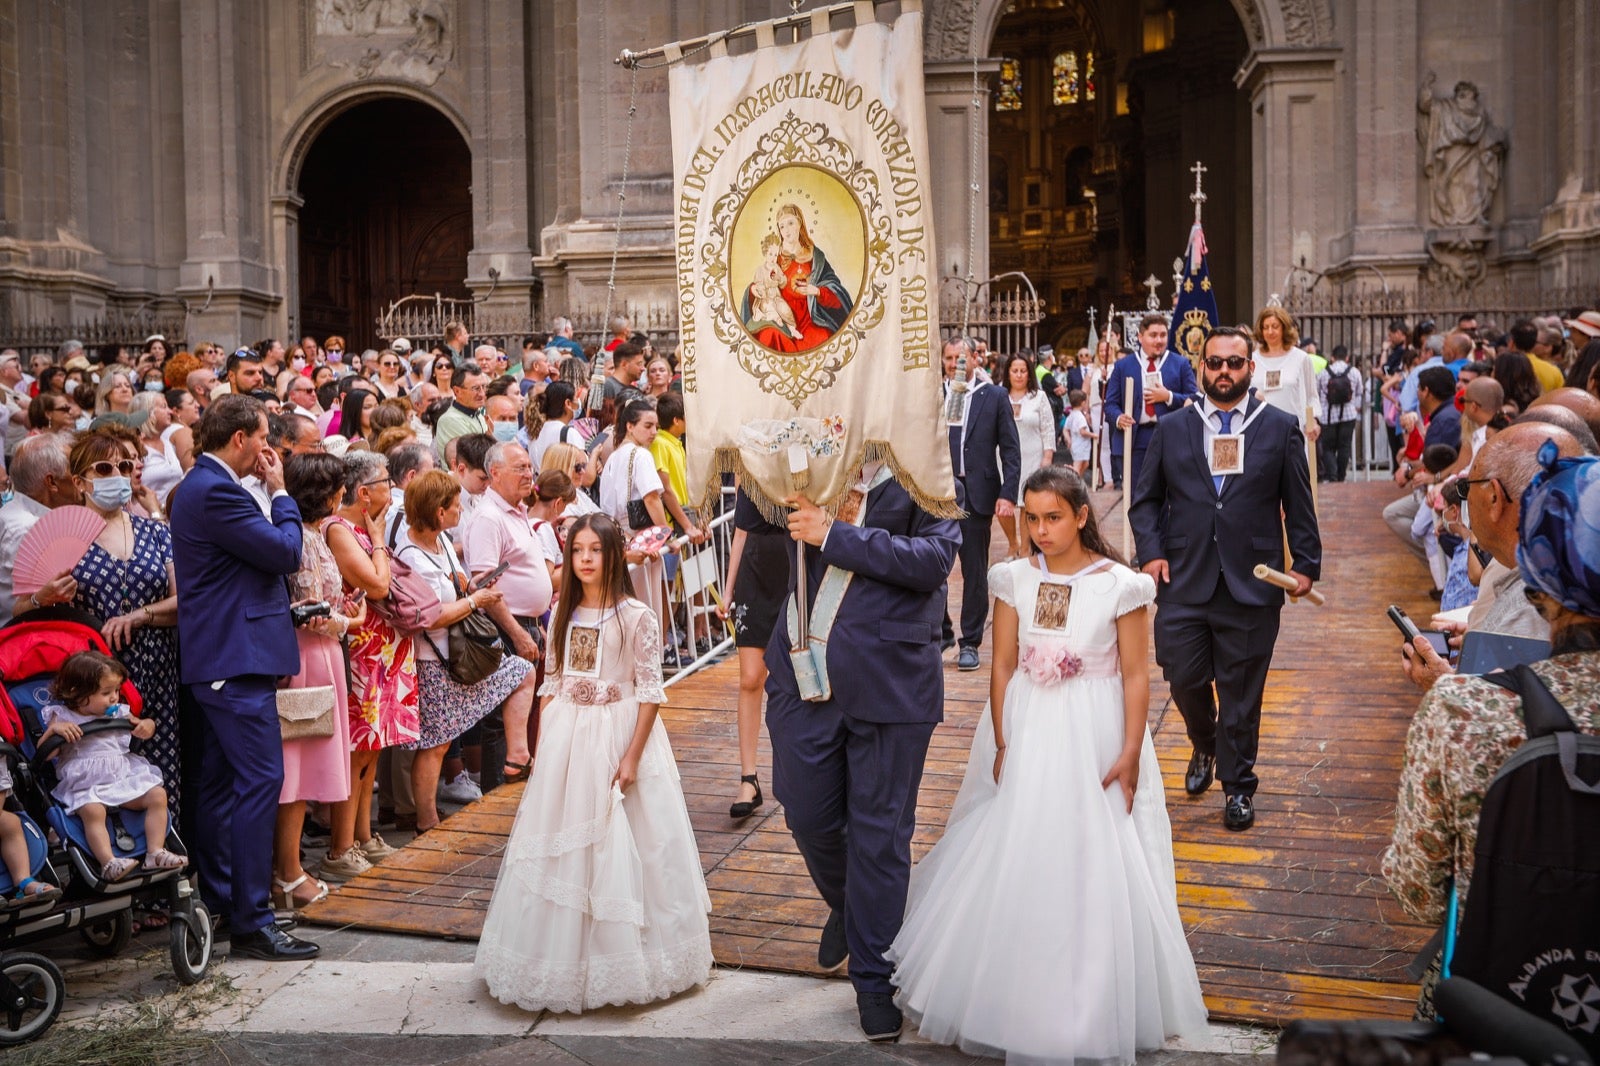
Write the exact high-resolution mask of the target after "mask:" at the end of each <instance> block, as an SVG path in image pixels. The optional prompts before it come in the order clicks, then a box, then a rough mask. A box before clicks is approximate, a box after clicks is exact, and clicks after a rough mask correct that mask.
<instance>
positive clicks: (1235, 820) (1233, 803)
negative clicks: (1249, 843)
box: [1222, 796, 1256, 832]
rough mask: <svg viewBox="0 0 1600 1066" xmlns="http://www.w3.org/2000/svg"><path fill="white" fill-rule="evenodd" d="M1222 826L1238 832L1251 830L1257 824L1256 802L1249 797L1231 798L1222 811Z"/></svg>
mask: <svg viewBox="0 0 1600 1066" xmlns="http://www.w3.org/2000/svg"><path fill="white" fill-rule="evenodd" d="M1222 824H1223V825H1224V826H1226V827H1228V828H1229V829H1232V830H1234V831H1236V832H1237V831H1240V830H1244V829H1249V828H1250V827H1251V826H1253V825H1255V824H1256V805H1255V802H1254V801H1253V800H1251V798H1250V797H1249V796H1229V797H1228V805H1227V806H1226V807H1224V808H1223V809H1222Z"/></svg>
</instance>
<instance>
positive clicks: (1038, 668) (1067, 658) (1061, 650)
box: [1017, 641, 1083, 685]
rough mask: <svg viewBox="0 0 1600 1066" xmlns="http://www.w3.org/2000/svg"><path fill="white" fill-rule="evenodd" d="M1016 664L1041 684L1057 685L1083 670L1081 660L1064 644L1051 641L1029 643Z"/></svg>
mask: <svg viewBox="0 0 1600 1066" xmlns="http://www.w3.org/2000/svg"><path fill="white" fill-rule="evenodd" d="M1017 665H1018V666H1019V667H1021V668H1022V672H1023V673H1025V674H1027V675H1028V676H1029V677H1031V678H1032V679H1033V680H1034V681H1035V682H1037V683H1038V684H1041V685H1059V684H1060V683H1061V682H1063V681H1065V680H1067V679H1068V678H1069V677H1077V676H1078V675H1079V674H1081V673H1082V672H1083V660H1082V659H1080V658H1078V657H1077V656H1076V655H1074V654H1073V653H1072V649H1071V648H1069V647H1067V646H1066V645H1065V644H1060V643H1056V642H1052V641H1042V642H1040V643H1036V644H1029V645H1028V647H1027V649H1026V650H1025V651H1024V652H1023V653H1022V659H1021V660H1020V661H1019V662H1018V663H1017Z"/></svg>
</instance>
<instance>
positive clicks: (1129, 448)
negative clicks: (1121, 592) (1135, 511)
mask: <svg viewBox="0 0 1600 1066" xmlns="http://www.w3.org/2000/svg"><path fill="white" fill-rule="evenodd" d="M1122 395H1123V401H1122V413H1123V414H1125V415H1127V416H1128V417H1129V418H1131V419H1133V421H1132V422H1131V423H1129V425H1128V428H1127V429H1125V430H1123V431H1122V557H1123V558H1124V559H1127V560H1129V561H1130V562H1131V561H1132V560H1133V523H1131V522H1130V521H1128V505H1129V503H1130V501H1132V499H1133V429H1134V426H1136V425H1137V424H1138V422H1139V419H1138V417H1137V416H1136V415H1135V414H1134V413H1133V379H1132V378H1128V379H1127V380H1126V381H1124V382H1123V390H1122Z"/></svg>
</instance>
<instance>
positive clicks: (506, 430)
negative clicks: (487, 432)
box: [494, 422, 517, 441]
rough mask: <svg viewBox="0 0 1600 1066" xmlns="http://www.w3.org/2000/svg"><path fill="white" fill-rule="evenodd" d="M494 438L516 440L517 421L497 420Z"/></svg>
mask: <svg viewBox="0 0 1600 1066" xmlns="http://www.w3.org/2000/svg"><path fill="white" fill-rule="evenodd" d="M494 439H495V440H498V441H513V440H516V439H517V424H516V423H515V422H496V423H495V424H494Z"/></svg>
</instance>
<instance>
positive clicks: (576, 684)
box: [567, 677, 600, 707]
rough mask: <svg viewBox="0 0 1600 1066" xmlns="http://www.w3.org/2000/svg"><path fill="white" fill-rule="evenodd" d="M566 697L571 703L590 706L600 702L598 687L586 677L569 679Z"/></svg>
mask: <svg viewBox="0 0 1600 1066" xmlns="http://www.w3.org/2000/svg"><path fill="white" fill-rule="evenodd" d="M567 696H568V698H570V699H571V700H572V702H573V703H577V704H581V705H583V706H586V707H587V706H592V705H594V704H596V703H599V702H600V686H599V685H598V684H596V683H595V682H594V681H592V680H590V679H589V678H587V677H575V678H571V679H569V680H568V682H567Z"/></svg>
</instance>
